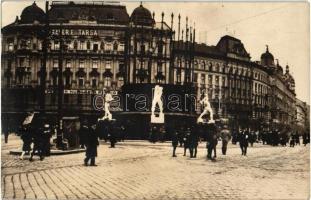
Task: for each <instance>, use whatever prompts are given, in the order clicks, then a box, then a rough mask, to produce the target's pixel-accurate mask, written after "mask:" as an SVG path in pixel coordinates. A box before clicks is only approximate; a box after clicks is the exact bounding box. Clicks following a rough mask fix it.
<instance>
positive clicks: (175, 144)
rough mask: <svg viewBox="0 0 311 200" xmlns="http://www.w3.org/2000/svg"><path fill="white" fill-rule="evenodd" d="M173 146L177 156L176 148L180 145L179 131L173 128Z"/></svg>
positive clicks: (174, 153)
mask: <svg viewBox="0 0 311 200" xmlns="http://www.w3.org/2000/svg"><path fill="white" fill-rule="evenodd" d="M172 146H173V157H177V156H176V148H177V146H178V132H177V131H176V130H173V132H172Z"/></svg>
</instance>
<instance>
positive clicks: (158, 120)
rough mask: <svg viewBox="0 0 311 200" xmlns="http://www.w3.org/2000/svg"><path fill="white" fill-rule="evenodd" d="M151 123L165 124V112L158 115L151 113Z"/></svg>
mask: <svg viewBox="0 0 311 200" xmlns="http://www.w3.org/2000/svg"><path fill="white" fill-rule="evenodd" d="M151 123H153V124H164V113H160V114H159V116H158V117H157V116H156V115H151Z"/></svg>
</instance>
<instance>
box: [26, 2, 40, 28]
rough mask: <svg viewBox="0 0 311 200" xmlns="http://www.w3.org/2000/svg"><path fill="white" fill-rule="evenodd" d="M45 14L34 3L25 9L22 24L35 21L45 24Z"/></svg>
mask: <svg viewBox="0 0 311 200" xmlns="http://www.w3.org/2000/svg"><path fill="white" fill-rule="evenodd" d="M44 19H45V13H44V11H43V10H42V9H41V8H39V7H38V6H37V4H36V3H35V2H34V3H33V4H32V5H31V6H27V7H26V8H24V10H23V11H22V14H21V20H20V22H21V23H25V24H28V23H33V22H34V21H38V22H44Z"/></svg>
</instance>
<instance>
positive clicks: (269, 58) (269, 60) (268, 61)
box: [261, 45, 274, 66]
mask: <svg viewBox="0 0 311 200" xmlns="http://www.w3.org/2000/svg"><path fill="white" fill-rule="evenodd" d="M266 46H267V48H266V52H265V53H263V54H261V64H262V65H265V66H271V65H274V57H273V55H272V54H271V53H270V52H269V46H268V45H266Z"/></svg>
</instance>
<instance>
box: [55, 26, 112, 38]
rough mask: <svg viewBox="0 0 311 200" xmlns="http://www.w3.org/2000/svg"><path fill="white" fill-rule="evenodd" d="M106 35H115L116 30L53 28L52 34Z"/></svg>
mask: <svg viewBox="0 0 311 200" xmlns="http://www.w3.org/2000/svg"><path fill="white" fill-rule="evenodd" d="M60 33H61V35H63V36H102V35H103V36H104V35H114V31H111V30H97V29H73V28H72V29H69V28H64V29H51V31H50V35H52V36H57V35H60Z"/></svg>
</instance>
